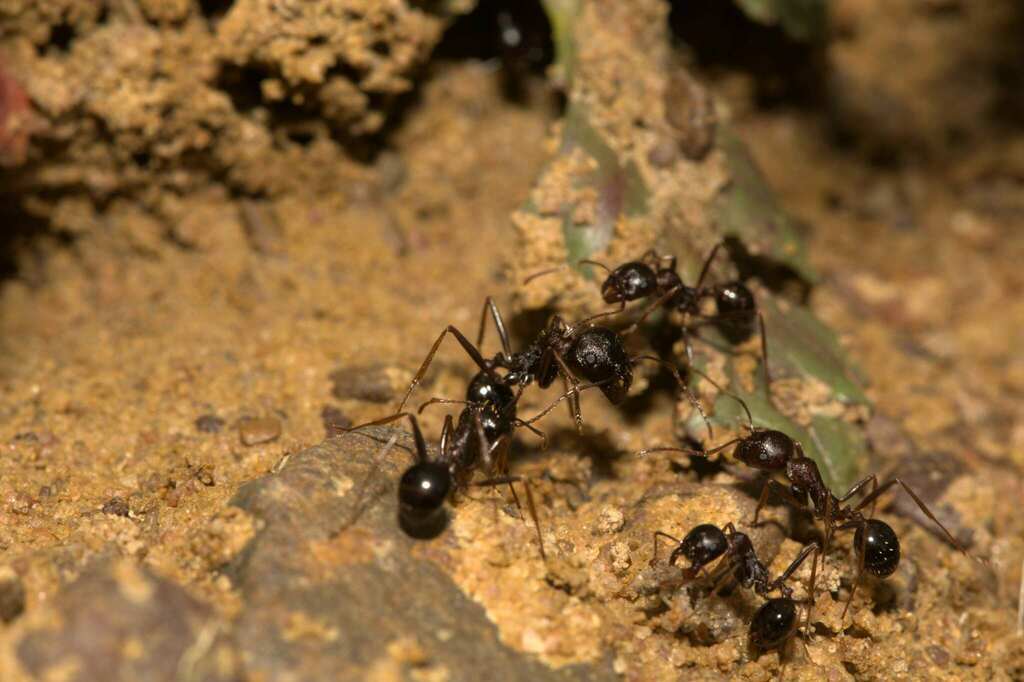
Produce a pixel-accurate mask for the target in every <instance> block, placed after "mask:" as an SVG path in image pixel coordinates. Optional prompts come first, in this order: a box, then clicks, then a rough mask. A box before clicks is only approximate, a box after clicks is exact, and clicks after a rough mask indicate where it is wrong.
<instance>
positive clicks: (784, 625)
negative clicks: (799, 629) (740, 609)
mask: <svg viewBox="0 0 1024 682" xmlns="http://www.w3.org/2000/svg"><path fill="white" fill-rule="evenodd" d="M796 615H797V614H796V602H794V601H793V600H792V599H790V598H789V597H777V598H775V599H769V600H768V601H766V602H765V603H764V604H762V605H761V608H759V609H758V610H757V613H755V614H754V617H753V619H752V620H751V621H750V643H751V644H753V645H754V646H756V647H757V648H759V649H775V648H777V647H779V646H782V645H783V644H785V642H786V640H788V639H789V638H790V637H791V636H792V635H793V633H794V632H795V631H796V625H797V623H796Z"/></svg>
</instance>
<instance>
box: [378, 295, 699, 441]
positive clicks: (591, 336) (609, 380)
mask: <svg viewBox="0 0 1024 682" xmlns="http://www.w3.org/2000/svg"><path fill="white" fill-rule="evenodd" d="M488 314H490V317H491V320H492V321H493V323H494V326H495V328H496V329H497V331H498V336H499V338H500V340H501V350H500V351H499V352H498V353H497V354H496V355H495V356H494V357H493V358H491V359H490V360H487V359H485V358H484V357H483V355H482V354H481V353H480V350H479V346H480V345H482V344H483V338H484V330H485V327H486V322H487V316H488ZM614 314H616V311H611V312H604V313H599V314H597V315H592V316H590V317H588V318H586V319H584V320H581V321H580V322H577V323H575V324H568V323H567V322H565V320H563V319H562V318H561V317H559V316H557V315H555V316H553V317H552V318H551V320H550V321H549V322H548V324H547V325H546V326H545V327H544V329H543V330H541V332H540V333H539V334H538V335H537V337H536V338H535V339H534V340H533V341H532V342H531V343H530V344H529V345H528V346H527V347H526V348H525V349H524V350H522V351H519V352H515V353H513V352H512V345H511V342H510V341H509V335H508V331H507V329H506V327H505V322H504V319H503V318H502V316H501V312H500V311H499V310H498V307H497V305H496V304H495V303H494V300H493V299H492V298H491V297H490V296H488V297H487V298H486V300H485V301H484V307H483V311H482V312H481V316H480V331H479V334H478V335H477V344H476V345H473V344H472V343H471V342H470V341H469V339H467V338H466V336H465V335H464V334H463V333H462V332H461V331H459V329H458V328H456V327H454V326H452V325H448V326H447V327H445V329H444V331H442V332H441V334H440V335H439V336H438V337H437V340H436V341H434V345H433V346H431V348H430V351H429V352H428V353H427V356H426V358H424V360H423V363H422V364H421V365H420V368H419V370H418V371H417V372H416V374H415V376H413V379H412V381H411V382H410V384H409V389H408V390H407V391H406V393H405V396H404V397H403V398H402V402H401V404H400V405H399V408H398V410H399V411H401V410H402V408H404V406H405V403H406V402H407V401H408V399H409V396H410V395H411V394H412V392H413V390H414V389H415V388H416V386H417V385H418V384H419V382H420V381H421V380H422V379H423V376H424V375H425V374H426V372H427V369H428V368H429V367H430V363H431V361H432V360H433V359H434V355H435V354H436V353H437V350H438V348H439V347H440V345H441V342H442V341H443V340H444V337H445V336H446V335H447V334H451V335H452V336H454V337H455V339H456V340H457V341H458V342H459V344H460V345H461V346H462V348H463V350H465V351H466V354H467V355H469V357H470V358H471V359H472V360H473V362H475V363H476V365H477V367H479V368H480V372H479V373H478V374H477V375H476V376H475V377H474V378H473V381H472V382H471V383H470V386H469V390H468V392H467V399H468V400H469V401H470V402H473V401H479V400H485V401H497V403H498V404H499V405H500V404H501V403H503V402H507V401H509V400H511V396H513V395H515V391H513V390H512V389H513V387H518V388H520V389H522V388H524V387H526V386H529V385H530V384H532V383H536V384H537V385H538V386H539V387H540V388H547V387H548V386H550V385H551V384H552V383H553V382H554V380H555V379H556V378H557V377H558V376H559V375H561V376H562V380H563V382H564V383H565V384H566V389H567V392H568V393H569V394H571V395H570V396H569V408H570V411H571V412H572V415H573V419H574V420H575V422H576V427H577V429H582V425H583V417H582V414H581V413H580V406H579V393H580V390H581V383H580V379H581V378H582V379H584V380H586V381H588V382H590V383H591V384H593V385H595V386H597V387H598V388H600V389H601V392H602V393H603V394H604V396H605V397H606V398H607V399H608V401H609V402H611V403H612V404H613V405H618V404H619V403H621V402H622V401H623V400H625V399H626V396H627V394H628V393H629V387H630V386H631V385H632V383H633V366H634V365H635V364H637V363H638V362H645V361H646V362H654V363H657V364H659V365H661V366H662V367H663V368H665V369H668V370H669V371H670V372H671V373H672V375H673V376H674V377H675V379H676V382H677V383H678V385H679V387H680V389H681V390H682V391H683V393H684V394H685V395H686V396H687V398H688V399H689V400H690V402H691V404H693V406H694V407H695V408H696V409H697V411H698V412H699V413H700V414H701V416H702V417H704V421H705V423H706V424H707V427H708V433H709V434H710V433H712V429H711V424H710V422H708V421H707V417H706V415H705V414H704V408H703V406H702V405H701V404H700V402H699V401H698V400H697V398H696V397H695V396H694V395H693V393H692V392H691V391H690V389H689V388H688V387H687V386H686V383H685V382H684V381H683V379H682V377H681V376H680V375H679V371H678V370H677V369H676V368H675V366H673V365H672V364H671V363H669V362H666V361H664V360H662V359H661V358H657V357H654V356H649V355H638V356H633V357H631V356H630V355H629V354H628V353H627V351H626V347H625V343H624V341H623V336H622V335H621V334H620V333H619V332H617V331H615V330H613V329H610V328H608V327H603V326H600V325H596V324H594V320H597V319H599V318H602V317H607V316H609V315H614ZM499 369H502V370H505V374H504V376H502V375H500V374H498V372H497V370H499Z"/></svg>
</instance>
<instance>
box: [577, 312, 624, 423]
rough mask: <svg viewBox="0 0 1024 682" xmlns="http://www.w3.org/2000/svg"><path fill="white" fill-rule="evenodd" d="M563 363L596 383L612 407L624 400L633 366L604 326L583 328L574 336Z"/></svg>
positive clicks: (616, 337) (620, 341)
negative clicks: (565, 361)
mask: <svg viewBox="0 0 1024 682" xmlns="http://www.w3.org/2000/svg"><path fill="white" fill-rule="evenodd" d="M566 360H567V362H568V363H569V367H570V368H571V369H572V371H573V372H574V373H577V374H579V375H580V376H581V377H583V378H585V379H586V380H587V381H589V382H591V383H595V384H600V389H601V392H602V393H604V395H605V397H606V398H608V401H609V402H611V403H612V404H613V405H618V404H619V403H621V402H622V401H623V400H625V399H626V394H628V393H629V387H630V385H631V384H632V383H633V366H632V364H631V363H630V360H629V355H627V354H626V348H625V346H623V344H622V337H621V336H619V334H617V333H616V332H614V331H612V330H611V329H608V328H607V327H590V328H589V329H586V330H585V331H583V332H582V333H580V335H579V336H578V337H576V339H575V341H574V342H573V345H572V348H571V350H570V353H569V356H568V357H567V358H566Z"/></svg>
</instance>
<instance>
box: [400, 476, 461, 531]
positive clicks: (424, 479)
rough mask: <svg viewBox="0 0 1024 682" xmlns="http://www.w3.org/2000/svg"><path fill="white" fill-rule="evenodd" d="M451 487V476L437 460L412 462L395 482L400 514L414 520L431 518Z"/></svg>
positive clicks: (442, 505) (439, 508) (437, 510)
mask: <svg viewBox="0 0 1024 682" xmlns="http://www.w3.org/2000/svg"><path fill="white" fill-rule="evenodd" d="M451 489H452V475H451V472H450V471H448V467H446V466H445V465H443V464H441V463H439V462H418V463H416V464H413V465H412V466H411V467H409V468H408V469H406V471H405V473H404V474H402V479H401V481H399V483H398V504H399V507H400V510H401V515H402V517H403V518H404V519H407V520H409V521H416V522H423V521H428V520H430V519H432V518H434V517H435V515H436V514H438V512H440V511H441V510H442V509H443V507H444V501H445V500H446V499H448V493H449V492H451Z"/></svg>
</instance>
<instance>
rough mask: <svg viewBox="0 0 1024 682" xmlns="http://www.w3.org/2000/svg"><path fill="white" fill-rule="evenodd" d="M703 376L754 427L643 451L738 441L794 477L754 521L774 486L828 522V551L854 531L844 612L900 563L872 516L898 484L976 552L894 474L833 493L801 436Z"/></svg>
mask: <svg viewBox="0 0 1024 682" xmlns="http://www.w3.org/2000/svg"><path fill="white" fill-rule="evenodd" d="M702 376H704V378H705V379H707V381H708V382H709V383H711V384H712V385H713V386H715V388H717V389H718V390H719V391H721V392H722V393H723V394H725V395H728V396H730V397H731V398H733V399H734V400H736V401H737V402H739V404H740V405H741V406H742V407H743V410H744V412H746V415H747V421H748V425H747V429H748V430H749V432H750V433H749V434H748V435H746V436H742V437H737V438H733V439H731V440H729V441H727V442H725V443H722V444H720V445H717V446H715V447H713V448H711V449H710V450H704V451H700V450H692V449H687V448H677V447H655V448H648V449H646V450H642V451H640V454H647V453H650V452H682V453H685V454H687V455H691V456H695V457H709V456H711V455H713V454H716V453H718V452H721V451H723V450H726V449H727V448H729V447H731V446H733V445H735V448H734V450H733V457H735V458H736V459H737V460H739V461H740V462H742V463H743V464H746V465H747V466H749V467H753V468H755V469H759V470H761V471H765V472H767V473H769V474H781V475H783V476H784V477H785V478H786V480H787V481H788V482H789V487H786V486H785V485H783V484H782V483H780V482H778V481H776V480H774V479H769V480H768V482H767V483H766V484H765V486H764V488H763V489H762V491H761V496H760V498H759V499H758V501H757V507H756V508H755V510H754V519H753V523H752V524H751V525H753V526H756V525H757V524H758V516H759V514H760V512H761V509H762V508H763V507H764V506H765V504H766V503H767V502H768V499H769V496H770V495H771V493H772V492H773V491H774V492H775V493H776V494H777V495H778V496H779V497H781V498H782V499H783V500H785V501H786V502H788V503H789V504H791V505H793V506H794V507H796V508H798V509H807V510H809V511H810V512H811V513H812V514H813V516H814V518H815V519H816V520H819V521H822V522H823V523H824V526H825V540H824V551H826V552H827V551H828V547H829V545H830V542H831V539H832V536H833V535H834V534H835V533H836V532H837V531H843V530H853V531H855V532H854V551H855V552H856V555H857V557H858V570H857V577H856V579H855V581H854V585H853V588H852V589H851V591H850V597H849V599H847V602H846V607H845V608H844V609H843V615H844V616H845V615H846V611H847V610H848V609H849V607H850V603H851V602H852V601H853V596H854V594H855V593H856V590H857V585H858V584H859V582H860V579H861V576H862V574H863V573H864V572H865V571H866V572H868V573H870V574H871V575H873V576H875V577H877V578H886V577H888V576H890V575H892V574H893V573H894V572H895V571H896V568H897V567H898V566H899V562H900V544H899V538H898V537H897V536H896V532H895V531H894V530H893V529H892V527H890V526H889V525H888V524H887V523H885V522H884V521H881V520H879V519H875V518H873V517H874V508H875V504H876V501H877V500H878V498H879V497H880V496H881V495H883V494H884V493H885V492H887V491H888V490H889V489H890V488H892V487H894V486H897V485H898V486H900V487H901V488H903V490H905V491H906V492H907V494H908V495H910V497H911V498H912V499H913V500H914V502H915V503H916V504H917V506H918V508H919V509H920V510H921V511H922V512H923V513H924V514H925V516H927V517H928V518H929V519H931V520H932V522H934V523H935V525H937V526H938V527H939V528H940V529H941V530H942V532H943V534H945V536H946V539H947V540H948V541H949V543H950V544H952V545H953V546H954V547H955V548H957V549H958V550H960V551H961V552H963V554H964V555H965V556H971V555H970V553H969V552H968V551H967V550H966V549H965V548H964V547H963V546H962V545H961V544H960V543H959V542H957V540H956V538H954V537H953V535H952V534H951V533H950V532H949V530H947V529H946V527H945V526H943V525H942V523H941V522H940V521H939V520H938V519H937V518H936V517H935V515H934V514H933V513H932V511H931V510H930V509H929V508H928V505H926V504H925V503H924V501H923V500H921V498H920V497H918V495H917V493H915V492H914V491H913V489H911V488H910V486H908V485H907V484H906V483H904V482H903V481H902V480H901V479H899V478H893V479H891V480H889V481H887V482H885V483H883V484H881V485H879V484H878V477H877V476H876V475H875V474H871V475H869V476H865V477H864V478H862V479H861V480H859V481H857V482H856V483H854V484H853V485H852V486H851V487H850V489H849V490H848V491H846V493H845V494H843V495H841V496H839V497H837V496H836V495H834V494H833V493H832V492H831V490H829V488H828V486H827V485H826V484H825V480H824V479H823V478H822V476H821V472H820V471H819V469H818V465H817V463H816V462H815V461H814V460H813V459H811V458H810V457H808V456H807V455H805V454H804V450H803V446H802V445H801V444H800V443H799V442H798V441H796V440H794V439H792V438H790V437H789V436H788V435H786V434H785V433H783V432H781V431H777V430H774V429H763V428H758V427H756V426H754V419H753V417H752V416H751V413H750V409H749V408H748V407H747V404H746V402H745V401H744V400H743V399H742V398H740V397H739V396H737V395H734V394H732V393H730V392H729V391H726V390H724V389H723V388H722V387H721V386H718V384H716V383H715V382H714V381H712V380H711V379H710V378H708V377H707V376H706V375H703V374H702ZM869 487H870V490H869V492H868V493H867V494H866V495H865V496H864V497H863V498H862V499H861V500H860V502H858V503H857V504H856V505H851V504H847V502H848V501H849V500H851V499H853V498H854V497H855V496H856V495H858V494H860V493H862V491H863V490H864V489H865V488H869ZM869 505H870V506H871V512H870V513H869V514H868V515H867V516H865V515H864V514H863V510H864V508H866V507H868V506H869Z"/></svg>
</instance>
